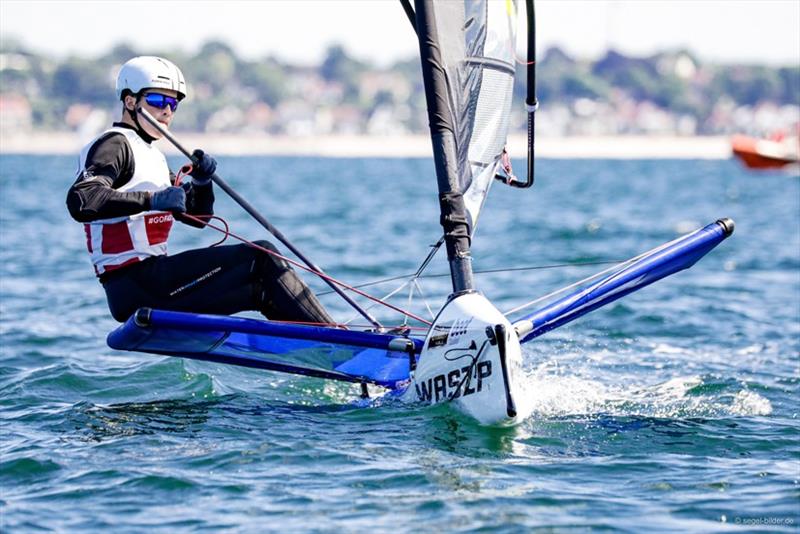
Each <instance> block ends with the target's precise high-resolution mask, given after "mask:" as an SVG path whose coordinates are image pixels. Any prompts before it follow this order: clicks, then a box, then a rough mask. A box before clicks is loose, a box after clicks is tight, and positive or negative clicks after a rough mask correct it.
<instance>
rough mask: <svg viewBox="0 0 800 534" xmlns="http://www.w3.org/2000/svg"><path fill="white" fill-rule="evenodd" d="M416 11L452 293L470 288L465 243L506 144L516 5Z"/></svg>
mask: <svg viewBox="0 0 800 534" xmlns="http://www.w3.org/2000/svg"><path fill="white" fill-rule="evenodd" d="M416 8H417V12H416V29H417V36H418V38H419V48H420V59H421V62H422V77H423V80H424V82H425V97H426V101H427V104H428V121H429V123H430V130H431V142H432V144H433V157H434V162H435V164H436V177H437V182H438V185H439V201H440V209H441V214H442V219H441V221H442V226H443V227H444V234H445V243H446V246H447V257H448V260H449V262H450V271H451V275H452V281H453V290H454V291H455V292H458V291H463V290H469V289H472V285H473V284H472V267H471V264H470V261H471V259H470V252H469V249H470V241H471V237H472V234H473V232H474V230H475V225H476V223H477V221H478V214H479V212H480V209H481V206H482V205H483V202H484V199H485V198H486V193H487V192H488V191H489V187H490V186H491V183H492V181H493V178H494V176H495V174H496V170H497V166H498V165H499V164H500V161H501V158H502V155H503V149H504V147H505V144H506V135H507V133H508V126H509V115H510V111H511V99H512V93H513V88H514V45H515V42H514V41H515V34H514V26H515V25H514V22H515V20H516V2H514V1H513V0H507V1H497V2H487V1H485V0H463V1H443V2H436V1H434V0H421V1H418V2H417V3H416Z"/></svg>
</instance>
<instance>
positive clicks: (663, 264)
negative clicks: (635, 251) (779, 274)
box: [513, 219, 734, 343]
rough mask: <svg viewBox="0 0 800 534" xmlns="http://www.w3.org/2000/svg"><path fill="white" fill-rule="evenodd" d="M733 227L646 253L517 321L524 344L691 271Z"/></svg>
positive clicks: (708, 229) (720, 224)
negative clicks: (667, 279)
mask: <svg viewBox="0 0 800 534" xmlns="http://www.w3.org/2000/svg"><path fill="white" fill-rule="evenodd" d="M733 228H734V225H733V221H732V220H731V219H719V220H718V221H716V222H713V223H711V224H709V225H707V226H705V227H703V228H700V229H699V230H697V231H695V232H692V233H690V234H687V235H685V236H683V237H680V238H678V239H676V240H675V241H673V242H671V243H668V244H666V245H664V246H662V247H659V248H657V249H655V250H654V251H652V252H650V253H648V254H645V255H644V256H642V257H641V258H639V259H638V260H636V261H634V262H633V263H630V264H629V265H626V266H624V267H622V268H620V269H619V270H618V271H616V272H613V273H611V274H610V275H608V276H606V277H604V278H603V279H601V280H599V281H598V282H595V283H593V284H591V285H589V286H588V287H582V288H580V289H578V290H576V291H574V292H572V293H570V294H569V295H567V296H565V297H563V298H561V299H559V300H556V301H555V302H552V303H550V304H547V305H546V306H544V307H542V308H540V309H538V310H536V311H534V312H533V313H531V314H530V315H527V316H525V317H523V318H521V319H518V320H517V321H513V324H514V327H515V328H516V329H517V332H518V333H519V336H520V341H521V342H523V343H524V342H527V341H530V340H532V339H534V338H535V337H538V336H540V335H542V334H544V333H545V332H549V331H550V330H553V329H555V328H558V327H560V326H563V325H565V324H567V323H569V322H571V321H574V320H575V319H577V318H578V317H581V316H583V315H586V314H587V313H589V312H591V311H593V310H596V309H597V308H600V307H602V306H605V305H606V304H609V303H610V302H614V301H615V300H617V299H619V298H622V297H624V296H625V295H628V294H629V293H633V292H634V291H637V290H639V289H641V288H643V287H645V286H648V285H650V284H652V283H653V282H656V281H658V280H661V279H662V278H665V277H667V276H670V275H671V274H674V273H676V272H678V271H682V270H683V269H688V268H689V267H691V266H692V265H694V264H695V262H697V260H699V259H700V258H702V257H703V256H705V255H706V254H708V253H709V252H710V251H711V250H712V249H713V248H714V247H716V246H717V245H719V244H720V243H721V242H722V241H723V240H724V239H726V238H727V237H728V236H730V235H731V234H732V233H733Z"/></svg>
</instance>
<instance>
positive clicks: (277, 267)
mask: <svg viewBox="0 0 800 534" xmlns="http://www.w3.org/2000/svg"><path fill="white" fill-rule="evenodd" d="M253 244H254V245H257V246H258V249H259V252H260V262H259V263H260V265H261V268H262V270H263V271H265V273H266V274H269V275H271V276H277V275H278V274H279V273H281V272H283V271H286V270H290V269H291V266H290V265H289V263H288V262H287V261H286V260H284V259H283V257H282V256H281V254H280V252H279V251H278V248H277V247H276V246H275V245H273V244H272V243H270V242H269V241H266V240H259V241H254V242H253Z"/></svg>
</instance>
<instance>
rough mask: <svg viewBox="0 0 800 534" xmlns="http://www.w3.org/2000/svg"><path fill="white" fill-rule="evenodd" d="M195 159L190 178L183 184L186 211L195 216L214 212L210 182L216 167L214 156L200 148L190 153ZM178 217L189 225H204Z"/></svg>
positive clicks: (199, 226)
mask: <svg viewBox="0 0 800 534" xmlns="http://www.w3.org/2000/svg"><path fill="white" fill-rule="evenodd" d="M192 155H193V156H194V157H195V158H196V159H197V160H198V162H197V164H196V165H194V166H193V168H192V171H191V173H190V174H191V176H192V179H191V180H190V181H188V182H186V183H184V184H183V186H182V187H183V188H184V190H185V191H186V213H189V214H190V215H195V216H202V215H213V214H214V189H213V186H212V182H211V175H213V174H214V172H215V171H216V168H217V162H216V160H215V159H214V158H212V157H211V156H209V155H208V154H205V153H204V152H203V151H202V150H195V151H194V153H193V154H192ZM178 219H179V220H180V221H181V222H183V223H186V224H188V225H190V226H194V227H196V228H202V227H204V226H205V225H203V224H200V223H198V222H197V221H193V220H190V219H185V218H181V217H178Z"/></svg>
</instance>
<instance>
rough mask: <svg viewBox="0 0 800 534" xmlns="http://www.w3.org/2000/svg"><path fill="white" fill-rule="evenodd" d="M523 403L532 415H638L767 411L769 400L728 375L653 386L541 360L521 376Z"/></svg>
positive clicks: (678, 379) (681, 379) (716, 415)
mask: <svg viewBox="0 0 800 534" xmlns="http://www.w3.org/2000/svg"><path fill="white" fill-rule="evenodd" d="M522 386H523V387H522V390H523V392H524V397H523V399H522V403H523V404H524V405H525V406H526V408H527V409H528V410H529V411H530V413H531V416H532V417H534V418H558V417H565V416H576V415H577V416H596V415H601V414H602V415H606V416H607V415H611V416H623V417H624V416H643V417H661V418H694V417H714V418H721V417H731V416H752V415H769V414H771V413H772V404H771V403H770V401H769V400H768V399H767V398H765V397H763V396H762V395H760V394H758V393H756V392H754V391H750V390H748V389H747V388H746V386H744V385H742V384H741V383H739V382H736V381H731V380H721V379H719V378H716V377H713V376H705V377H703V376H697V375H689V376H678V377H675V378H672V379H669V380H667V381H664V382H660V383H656V384H652V385H638V384H621V385H609V384H604V383H602V382H600V381H598V380H596V379H591V378H583V377H581V376H577V375H573V376H565V375H562V374H558V373H554V372H553V368H552V366H548V365H544V366H542V367H540V368H539V369H534V370H532V371H529V372H528V373H527V374H526V375H524V378H523V384H522Z"/></svg>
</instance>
